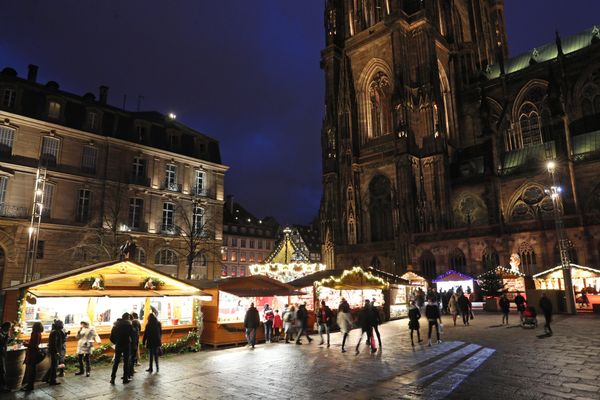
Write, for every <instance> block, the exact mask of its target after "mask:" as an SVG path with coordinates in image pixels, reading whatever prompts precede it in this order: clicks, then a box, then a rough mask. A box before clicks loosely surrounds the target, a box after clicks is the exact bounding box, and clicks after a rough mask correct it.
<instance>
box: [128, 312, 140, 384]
mask: <svg viewBox="0 0 600 400" xmlns="http://www.w3.org/2000/svg"><path fill="white" fill-rule="evenodd" d="M131 326H132V327H133V339H132V340H131V350H130V357H129V359H130V362H129V372H130V373H131V377H130V378H129V379H131V378H133V375H134V374H135V372H136V371H135V368H134V367H135V366H136V365H137V366H139V363H138V360H139V359H140V356H139V354H140V334H141V333H142V324H141V323H140V320H139V319H138V315H137V313H135V312H132V313H131Z"/></svg>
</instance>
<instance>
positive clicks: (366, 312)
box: [356, 300, 377, 355]
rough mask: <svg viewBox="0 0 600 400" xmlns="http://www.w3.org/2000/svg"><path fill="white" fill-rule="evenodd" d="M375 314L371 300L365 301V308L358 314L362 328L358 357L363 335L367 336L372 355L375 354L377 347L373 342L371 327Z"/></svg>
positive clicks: (357, 345) (357, 346)
mask: <svg viewBox="0 0 600 400" xmlns="http://www.w3.org/2000/svg"><path fill="white" fill-rule="evenodd" d="M372 314H373V312H372V311H371V302H370V301H369V300H365V306H364V307H363V308H362V310H360V313H359V314H358V321H359V324H360V327H361V332H360V337H359V338H358V343H356V354H357V355H358V354H359V353H360V351H359V350H358V348H359V347H360V342H361V341H362V338H363V334H365V333H366V334H367V343H369V344H370V346H371V353H375V352H376V351H377V348H376V347H375V341H374V340H373V326H372V325H371V323H372V321H373V316H372Z"/></svg>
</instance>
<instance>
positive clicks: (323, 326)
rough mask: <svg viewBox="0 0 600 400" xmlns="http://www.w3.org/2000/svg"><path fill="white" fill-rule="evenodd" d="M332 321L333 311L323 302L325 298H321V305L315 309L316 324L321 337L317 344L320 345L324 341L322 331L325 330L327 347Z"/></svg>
mask: <svg viewBox="0 0 600 400" xmlns="http://www.w3.org/2000/svg"><path fill="white" fill-rule="evenodd" d="M332 321H333V311H331V308H329V306H327V305H326V304H325V300H322V301H321V307H319V309H318V310H317V325H318V326H319V336H320V337H321V343H320V344H319V346H322V345H323V343H324V341H323V331H325V334H326V335H327V347H329V330H330V329H331V322H332Z"/></svg>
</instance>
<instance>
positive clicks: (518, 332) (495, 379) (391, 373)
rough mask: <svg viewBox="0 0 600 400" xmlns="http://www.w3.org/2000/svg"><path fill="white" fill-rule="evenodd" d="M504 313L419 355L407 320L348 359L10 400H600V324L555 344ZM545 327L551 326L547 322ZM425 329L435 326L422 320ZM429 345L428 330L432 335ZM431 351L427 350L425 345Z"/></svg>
mask: <svg viewBox="0 0 600 400" xmlns="http://www.w3.org/2000/svg"><path fill="white" fill-rule="evenodd" d="M500 320H501V317H500V315H498V314H486V313H481V312H480V313H479V314H476V315H475V319H474V320H473V321H472V324H471V326H469V327H464V326H462V324H460V325H459V326H457V327H453V326H452V321H451V318H450V317H448V316H445V317H444V325H445V329H444V331H445V332H444V335H443V338H442V339H443V342H442V343H441V344H434V345H433V346H432V347H427V346H422V345H418V346H416V348H415V349H414V351H413V349H412V347H411V346H410V340H409V338H408V330H407V321H406V320H399V321H393V322H389V323H386V324H384V325H383V326H381V333H382V338H383V349H382V351H381V352H378V353H376V354H374V355H372V354H370V353H369V351H368V349H367V348H366V347H365V346H364V344H363V345H362V346H361V353H360V354H359V355H358V356H357V355H355V353H354V349H353V347H354V345H355V344H356V341H357V339H358V331H357V330H354V331H353V332H352V334H351V340H350V342H351V346H349V347H348V350H349V351H348V352H347V353H344V354H343V353H341V351H340V350H341V346H340V342H341V336H340V334H339V333H335V334H332V337H331V343H332V345H331V348H329V349H328V348H326V347H325V346H318V343H319V338H318V335H314V336H313V338H315V339H316V340H315V341H313V342H312V344H310V345H307V344H304V345H302V346H296V345H293V344H283V343H271V344H259V345H258V346H257V347H256V349H255V350H250V349H247V348H241V347H238V348H230V349H222V350H206V351H202V352H200V353H195V354H184V355H176V356H169V357H167V358H165V359H162V360H161V369H160V373H159V374H152V375H150V374H148V373H146V372H144V369H145V368H146V366H145V365H144V366H143V367H138V373H137V374H136V376H135V378H134V380H133V381H132V382H131V383H129V384H127V385H123V384H122V383H121V382H119V381H117V384H116V385H114V386H111V385H110V384H109V382H108V381H109V379H110V369H109V368H108V367H98V368H95V369H94V370H93V371H92V376H91V377H90V378H85V377H81V376H72V375H71V376H68V377H67V378H64V379H61V381H62V382H63V383H62V385H60V386H55V387H49V386H47V385H43V384H39V385H38V386H37V389H36V390H35V391H34V392H31V393H24V392H14V393H12V394H8V395H4V396H2V399H5V398H6V399H94V400H108V399H150V400H151V399H177V400H186V399H264V398H271V399H277V398H286V399H344V400H348V399H420V398H423V399H443V398H449V399H479V400H481V399H484V400H485V399H565V398H566V399H599V398H600V369H599V368H598V364H599V361H600V317H598V316H595V315H584V316H576V317H570V316H563V315H559V316H557V317H556V320H555V323H554V325H553V329H554V332H555V334H554V336H552V337H548V338H538V335H540V334H542V333H543V330H542V328H541V325H542V324H540V327H539V328H537V329H535V330H525V329H522V328H521V327H519V326H517V325H516V323H517V322H518V317H517V316H516V314H511V321H510V322H511V324H512V325H509V326H502V325H501V324H500ZM540 322H543V318H541V319H540ZM421 325H422V326H423V325H425V320H424V319H422V320H421ZM423 331H424V332H423V336H424V337H426V333H427V332H426V330H425V329H423ZM424 343H426V342H424Z"/></svg>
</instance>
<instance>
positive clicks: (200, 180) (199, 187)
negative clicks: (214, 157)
mask: <svg viewBox="0 0 600 400" xmlns="http://www.w3.org/2000/svg"><path fill="white" fill-rule="evenodd" d="M204 178H205V176H204V171H200V170H196V177H195V182H194V194H195V195H196V196H203V195H204V194H205V191H204V180H205V179H204Z"/></svg>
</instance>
